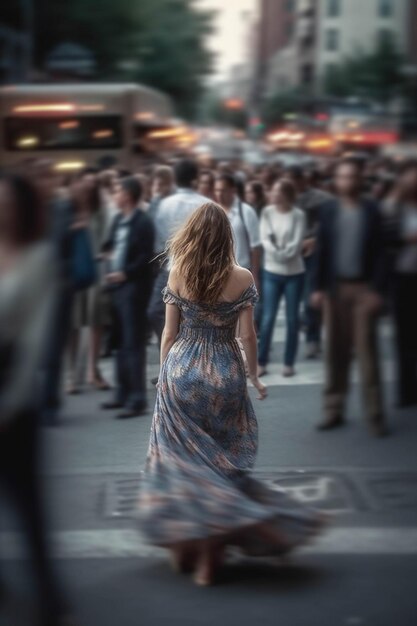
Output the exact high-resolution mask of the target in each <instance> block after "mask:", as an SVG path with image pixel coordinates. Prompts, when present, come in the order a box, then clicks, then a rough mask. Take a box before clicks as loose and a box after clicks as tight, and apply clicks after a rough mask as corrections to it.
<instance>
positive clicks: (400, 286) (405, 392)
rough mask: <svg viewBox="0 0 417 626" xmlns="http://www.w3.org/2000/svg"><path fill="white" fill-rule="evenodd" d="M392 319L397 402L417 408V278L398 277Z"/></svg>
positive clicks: (395, 285)
mask: <svg viewBox="0 0 417 626" xmlns="http://www.w3.org/2000/svg"><path fill="white" fill-rule="evenodd" d="M393 295H394V318H395V326H396V347H397V364H398V401H399V403H400V404H402V405H413V404H417V274H397V275H396V277H395V281H394V289H393Z"/></svg>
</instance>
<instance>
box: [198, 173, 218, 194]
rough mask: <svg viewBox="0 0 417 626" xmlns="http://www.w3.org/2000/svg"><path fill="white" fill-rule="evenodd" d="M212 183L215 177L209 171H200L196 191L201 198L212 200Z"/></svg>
mask: <svg viewBox="0 0 417 626" xmlns="http://www.w3.org/2000/svg"><path fill="white" fill-rule="evenodd" d="M214 181H215V175H214V172H212V171H211V170H202V171H201V172H200V175H199V177H198V185H197V191H198V193H199V194H201V195H202V196H205V197H206V198H209V199H210V200H213V199H214Z"/></svg>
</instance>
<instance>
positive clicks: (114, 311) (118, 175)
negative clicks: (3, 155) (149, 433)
mask: <svg viewBox="0 0 417 626" xmlns="http://www.w3.org/2000/svg"><path fill="white" fill-rule="evenodd" d="M207 202H215V203H216V204H217V205H219V206H220V207H221V209H222V211H224V213H225V215H226V216H227V217H228V220H229V222H230V226H231V229H232V233H233V239H234V254H235V257H236V261H237V263H238V265H240V266H241V267H243V268H246V269H249V270H250V271H251V272H252V275H253V277H254V281H255V285H256V288H257V292H258V293H259V295H260V298H259V301H258V303H257V305H256V309H255V319H256V327H257V335H258V355H259V356H258V361H259V362H258V373H257V375H258V377H262V376H264V375H266V374H267V373H268V367H269V363H270V360H271V345H272V339H273V333H274V328H275V321H276V317H277V314H278V311H279V307H280V303H281V300H282V299H284V300H285V321H286V331H285V345H284V349H283V353H282V355H281V358H282V375H283V376H285V377H291V376H295V375H296V373H297V365H296V363H297V359H300V356H299V338H300V336H301V334H302V333H304V334H305V354H304V356H303V357H301V358H309V359H313V358H318V357H320V355H321V350H322V343H324V344H325V351H324V367H325V386H324V403H323V417H322V419H321V420H320V422H319V423H318V428H320V429H321V430H327V429H331V428H335V427H338V426H340V425H342V424H343V423H344V420H345V409H346V400H347V396H348V392H349V367H350V363H351V360H352V357H353V356H354V355H355V356H356V357H357V359H358V361H359V366H360V376H361V383H362V388H363V400H364V412H365V416H366V418H367V422H368V425H369V427H370V429H371V431H372V433H373V434H375V435H376V436H382V435H385V434H386V433H387V427H386V413H387V402H386V399H384V398H383V394H382V381H381V371H380V370H381V362H380V357H379V353H378V334H377V327H378V320H379V319H380V317H381V316H382V315H389V316H391V319H392V321H393V325H394V328H395V356H396V362H397V376H396V389H397V393H396V400H397V404H398V406H399V407H404V408H405V407H413V406H414V407H415V406H417V326H416V323H415V320H416V319H417V297H416V294H417V161H408V162H404V163H401V164H397V163H395V162H392V161H390V160H387V159H382V158H377V157H375V158H368V159H363V158H359V157H349V158H343V159H341V160H336V159H327V160H322V161H320V162H318V163H317V165H316V166H314V167H308V168H302V167H299V166H292V167H284V166H282V165H265V166H257V167H252V166H248V165H247V164H244V163H239V162H236V163H225V162H219V163H212V164H211V166H210V167H204V168H201V167H199V165H198V163H197V162H196V161H195V160H193V159H190V158H180V159H178V160H176V161H175V162H172V163H167V162H164V163H159V164H154V165H152V166H149V167H145V168H143V169H142V170H141V171H140V172H132V171H127V170H124V169H119V168H116V167H114V168H111V169H109V168H106V169H100V168H94V167H91V168H87V169H85V170H83V171H81V172H80V173H79V174H77V175H74V176H71V177H68V178H63V177H62V176H58V174H57V173H56V171H54V169H53V166H52V163H50V162H49V161H47V160H38V161H34V162H31V163H28V164H25V167H24V168H23V170H22V171H16V172H8V171H4V172H2V173H1V175H0V468H1V477H2V479H5V481H6V484H7V485H8V486H9V487H11V489H12V490H13V492H14V495H15V497H16V496H17V502H18V505H19V507H20V509H21V512H22V515H23V518H24V519H25V522H26V524H27V527H28V532H29V535H30V540H31V543H32V546H33V551H34V556H35V561H36V564H37V568H38V571H39V573H40V575H39V577H38V581H39V584H40V586H41V589H40V592H41V596H42V598H43V600H44V602H45V606H46V607H47V611H48V612H50V611H51V610H52V613H54V611H55V612H56V611H58V607H59V610H61V608H62V606H64V600H63V599H62V595H61V592H60V590H59V589H58V588H57V583H56V578H55V577H54V574H53V573H52V570H51V566H50V563H49V561H48V560H47V559H46V550H45V537H44V535H43V531H42V528H43V525H42V521H41V512H40V507H39V498H38V497H37V490H38V484H37V478H36V476H37V473H36V471H35V470H36V466H37V433H38V426H39V424H40V423H43V424H46V425H57V424H59V411H60V406H61V403H62V395H63V394H62V391H61V386H62V379H63V370H64V369H66V373H67V376H66V385H65V391H66V392H67V393H70V394H74V393H77V392H80V391H82V390H83V389H84V388H85V386H86V385H89V386H92V387H93V388H94V389H98V390H103V391H104V390H109V389H110V387H111V385H110V383H109V381H108V380H106V379H105V376H104V375H103V373H102V371H101V368H100V363H101V358H102V357H103V355H107V356H108V355H113V354H114V358H115V372H116V375H115V389H114V396H113V399H112V400H111V401H110V402H105V403H103V405H102V406H103V408H104V409H108V410H114V411H116V410H117V411H118V412H117V413H116V416H117V417H118V418H121V419H125V418H130V417H136V416H138V415H141V414H143V413H144V412H145V411H146V410H147V368H146V354H147V346H148V344H149V341H150V338H151V337H152V335H154V336H155V337H156V338H157V341H158V342H159V343H161V339H162V332H163V329H164V324H165V303H164V300H163V295H162V292H163V290H164V289H165V288H166V286H167V281H168V276H169V271H170V259H169V256H167V255H166V250H167V247H169V242H170V240H171V238H172V236H173V235H174V234H175V233H176V232H177V231H178V229H179V228H180V227H181V226H182V225H184V223H185V222H186V220H187V219H188V218H189V217H190V216H191V214H192V213H193V212H195V211H196V210H197V209H198V208H199V207H201V205H203V204H205V203H207ZM200 235H201V234H200ZM194 240H195V238H194ZM213 263H215V261H213ZM191 269H192V268H191ZM195 279H196V281H197V283H198V280H199V277H198V276H196V277H195ZM85 328H88V357H87V366H86V368H85V372H84V377H85V380H80V379H79V375H78V372H77V362H78V361H79V353H80V349H81V342H80V338H81V330H83V329H85ZM236 336H237V338H239V328H237V329H236ZM323 336H324V337H325V342H322V337H323ZM273 357H274V358H276V354H275V353H274V354H273ZM66 358H67V361H66ZM66 362H67V366H66V368H64V364H65V363H66ZM38 366H39V367H38ZM153 382H154V383H155V384H156V383H157V379H155V380H153ZM39 416H41V419H39ZM16 450H18V451H19V455H20V454H24V458H25V460H26V462H25V463H19V458H20V457H19V455H16ZM51 607H52V609H51ZM52 613H51V614H52ZM48 614H49V613H48ZM45 623H46V622H45ZM48 623H49V622H48ZM51 623H55V622H52V621H51Z"/></svg>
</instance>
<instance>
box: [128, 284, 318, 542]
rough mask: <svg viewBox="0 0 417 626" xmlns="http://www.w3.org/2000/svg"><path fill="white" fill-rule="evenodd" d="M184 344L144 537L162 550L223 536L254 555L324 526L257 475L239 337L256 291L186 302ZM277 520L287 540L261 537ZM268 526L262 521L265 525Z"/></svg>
mask: <svg viewBox="0 0 417 626" xmlns="http://www.w3.org/2000/svg"><path fill="white" fill-rule="evenodd" d="M163 296H164V302H166V303H168V304H173V305H176V306H177V307H178V308H179V309H180V311H181V322H180V330H179V334H178V336H177V339H176V341H175V343H174V345H173V346H172V348H171V350H170V351H169V353H168V355H167V357H166V359H165V361H164V363H163V364H162V367H161V373H160V377H159V387H158V392H157V399H156V406H155V412H154V416H153V423H152V429H151V437H150V444H149V451H148V456H147V461H146V465H145V469H144V472H143V479H142V481H141V490H140V494H139V502H138V519H139V525H140V529H141V530H142V532H143V533H144V534H145V536H146V537H147V539H148V540H149V541H150V542H151V543H153V544H155V545H160V546H170V545H171V546H172V545H174V544H177V543H179V542H186V541H190V540H200V539H206V538H208V537H221V536H224V538H225V540H227V543H228V544H233V545H239V546H240V547H242V548H244V549H245V551H246V552H248V553H251V554H277V553H280V552H283V551H286V550H287V549H289V548H292V547H294V546H295V545H297V544H299V543H302V542H303V541H305V540H306V539H307V538H308V537H309V536H310V534H312V533H313V532H314V531H316V530H317V528H318V525H319V518H318V515H317V513H316V512H314V511H311V510H308V509H306V508H304V507H301V506H300V505H299V504H297V503H295V502H293V501H292V500H290V499H289V498H288V497H287V496H286V495H285V494H284V493H280V492H277V491H272V490H270V489H269V488H267V487H265V486H264V485H262V484H261V483H259V482H258V481H255V480H254V479H253V478H251V477H250V475H249V472H248V470H250V468H251V467H252V466H253V464H254V462H255V457H256V452H257V442H258V428H257V421H256V417H255V413H254V410H253V406H252V403H251V400H250V398H249V395H248V391H247V384H246V373H245V367H244V363H243V359H242V355H241V351H240V349H239V345H238V342H237V340H236V338H235V334H236V332H235V331H236V324H237V321H238V317H239V313H240V311H241V310H242V309H243V308H245V307H248V306H254V304H255V303H256V301H257V299H258V295H257V291H256V288H255V286H254V285H251V286H250V287H249V288H248V289H246V290H245V291H244V292H243V293H242V295H241V296H240V298H239V299H238V300H236V301H235V302H220V303H217V304H216V305H214V306H210V305H207V304H198V303H196V302H191V301H189V300H186V299H185V298H182V297H179V296H178V295H177V294H175V293H174V292H173V291H172V290H171V289H170V288H169V287H166V288H165V289H164V290H163ZM263 522H269V523H271V524H270V525H271V529H273V530H274V531H275V532H276V533H277V535H278V534H279V537H280V538H281V540H280V541H273V540H272V539H271V540H270V541H265V538H264V533H262V537H261V533H260V532H257V530H258V531H259V530H260V525H261V523H263ZM264 526H265V524H262V527H263V528H264Z"/></svg>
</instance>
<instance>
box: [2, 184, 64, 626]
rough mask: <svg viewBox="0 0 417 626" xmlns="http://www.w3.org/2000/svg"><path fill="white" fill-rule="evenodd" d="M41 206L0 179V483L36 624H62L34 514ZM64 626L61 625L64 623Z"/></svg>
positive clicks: (47, 270) (47, 257)
mask: <svg viewBox="0 0 417 626" xmlns="http://www.w3.org/2000/svg"><path fill="white" fill-rule="evenodd" d="M44 236H45V223H44V214H43V207H42V203H41V202H40V200H39V196H38V194H37V193H36V189H35V187H34V186H33V185H32V184H31V183H30V182H29V180H28V179H26V178H23V177H21V176H12V175H3V176H1V177H0V481H1V483H2V486H4V487H5V488H6V490H7V493H8V495H10V499H11V501H12V502H13V504H14V505H15V507H16V509H17V512H18V514H19V517H20V521H21V525H22V528H23V529H24V532H25V534H26V537H27V540H28V544H29V548H30V556H31V559H32V562H33V566H34V583H35V586H36V587H37V589H38V597H39V600H40V621H39V623H40V624H42V625H43V626H58V625H59V624H64V618H65V614H67V612H68V607H67V603H66V601H65V600H64V598H63V593H62V590H61V588H60V584H59V582H58V579H57V576H56V572H54V571H53V568H52V564H51V559H50V555H49V546H48V543H47V535H46V527H45V520H44V516H43V510H42V496H43V494H42V492H41V484H40V476H39V471H40V458H39V454H40V449H39V435H40V433H39V426H40V408H41V402H42V396H41V389H40V388H39V376H40V371H41V367H42V362H43V358H44V353H45V348H46V343H47V334H48V332H49V330H50V321H51V314H52V305H53V302H54V298H55V291H54V288H55V284H56V282H55V279H56V276H55V273H54V267H55V266H54V256H53V250H52V246H51V245H50V244H49V243H46V242H45V240H44ZM65 623H67V622H65Z"/></svg>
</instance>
